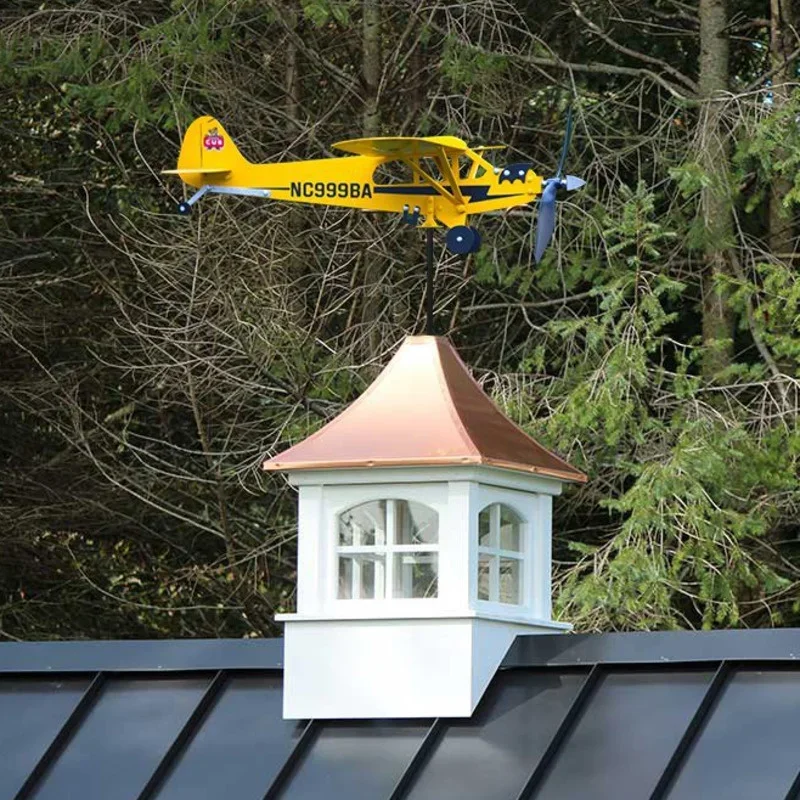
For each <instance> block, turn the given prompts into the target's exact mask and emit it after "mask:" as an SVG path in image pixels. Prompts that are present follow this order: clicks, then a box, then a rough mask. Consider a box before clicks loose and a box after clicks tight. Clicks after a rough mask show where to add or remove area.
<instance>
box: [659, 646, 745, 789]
mask: <svg viewBox="0 0 800 800" xmlns="http://www.w3.org/2000/svg"><path fill="white" fill-rule="evenodd" d="M730 671H731V665H730V662H729V661H721V662H720V664H719V667H717V671H716V672H715V673H714V677H713V678H712V679H711V682H710V683H709V684H708V688H707V689H706V693H705V694H704V695H703V699H702V700H701V701H700V705H699V706H697V710H696V711H695V712H694V716H693V717H692V719H691V720H690V721H689V725H688V726H687V728H686V730H685V731H684V733H683V736H682V737H681V740H680V741H679V742H678V746H677V747H676V748H675V752H674V753H673V754H672V758H670V760H669V761H668V762H667V766H666V767H664V771H663V772H662V773H661V777H660V778H659V779H658V783H657V784H656V788H655V789H653V793H652V794H651V795H650V800H661V799H662V798H664V797H666V796H667V792H669V790H670V788H671V787H672V783H673V781H674V780H675V778H676V776H677V774H678V772H679V771H680V768H681V767H682V766H683V762H684V761H685V760H686V756H687V755H688V754H689V750H690V749H691V747H692V745H693V744H694V742H695V741H696V740H697V737H698V736H699V735H700V731H701V730H702V728H703V725H704V723H705V721H706V719H708V716H709V714H710V713H711V709H712V708H713V706H714V704H715V703H716V701H717V698H718V697H719V696H720V694H721V693H722V690H723V688H724V687H725V683H726V681H727V680H728V675H729V674H730Z"/></svg>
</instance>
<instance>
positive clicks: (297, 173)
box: [177, 152, 542, 228]
mask: <svg viewBox="0 0 800 800" xmlns="http://www.w3.org/2000/svg"><path fill="white" fill-rule="evenodd" d="M470 156H471V157H472V158H474V159H476V162H475V166H473V168H472V169H471V172H472V173H473V175H472V176H471V177H466V178H459V179H458V181H457V182H452V183H451V182H448V181H447V179H446V178H443V177H442V176H441V174H437V175H436V176H432V175H429V174H428V172H427V171H426V170H425V168H424V167H417V168H416V169H419V171H420V174H418V175H416V176H415V179H414V180H413V181H411V182H397V183H395V182H392V183H388V182H387V183H383V182H381V181H376V180H375V175H376V171H377V170H378V169H379V167H381V166H382V165H383V164H388V163H391V162H392V161H396V160H397V159H392V158H385V157H373V156H344V157H341V158H323V159H314V160H311V161H290V162H283V163H276V164H251V163H249V162H246V161H243V162H240V163H238V164H235V165H231V169H230V170H229V171H228V172H227V173H226V174H224V175H200V174H192V173H183V172H182V170H181V164H180V162H179V163H178V170H177V172H178V174H179V175H180V177H181V178H182V180H183V181H184V182H186V183H187V184H189V185H190V186H194V187H198V188H199V187H201V186H203V185H207V184H210V185H214V186H227V187H238V188H247V189H261V190H266V191H268V192H269V193H270V199H272V200H281V201H284V202H294V203H309V204H316V205H326V206H339V207H341V208H359V209H362V210H364V211H384V212H396V213H398V214H402V213H403V212H404V211H412V212H413V211H414V210H415V209H419V212H420V214H421V215H422V216H423V217H424V218H425V222H424V223H423V224H424V225H426V226H433V225H435V224H436V223H441V224H443V225H445V226H447V227H448V228H449V227H453V226H455V225H463V224H465V222H466V219H467V217H468V216H469V215H470V214H480V213H483V212H486V211H497V210H501V209H506V208H512V207H514V206H518V205H524V204H526V203H530V202H531V201H533V200H535V199H536V198H537V197H538V196H539V195H540V194H541V191H542V178H541V177H540V176H539V175H537V174H536V173H534V172H533V171H532V170H527V171H526V172H525V174H524V175H523V176H522V177H521V178H518V179H516V180H513V181H511V180H508V179H506V180H503V181H501V180H500V178H501V177H502V174H500V175H498V174H496V173H495V170H494V168H493V167H492V165H491V164H489V162H487V161H485V160H484V159H483V158H482V157H480V156H478V155H477V154H474V153H472V152H470ZM452 166H453V165H451V168H452ZM428 169H430V167H429V166H428ZM440 172H444V170H443V169H441V170H440ZM475 173H477V174H475ZM423 175H424V176H425V177H423ZM478 175H480V177H478Z"/></svg>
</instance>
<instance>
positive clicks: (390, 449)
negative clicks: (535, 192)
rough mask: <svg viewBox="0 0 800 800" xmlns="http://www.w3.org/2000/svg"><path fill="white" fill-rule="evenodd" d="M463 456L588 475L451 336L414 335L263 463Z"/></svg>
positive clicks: (382, 462)
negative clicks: (491, 384)
mask: <svg viewBox="0 0 800 800" xmlns="http://www.w3.org/2000/svg"><path fill="white" fill-rule="evenodd" d="M464 464H485V465H488V466H493V467H502V468H504V469H512V470H518V471H520V472H533V473H536V474H539V475H546V476H549V477H553V478H558V479H559V480H564V481H576V482H581V483H582V482H584V481H585V480H586V476H585V475H584V474H583V473H582V472H579V471H578V470H576V469H575V468H574V467H571V466H570V465H569V464H568V463H567V462H566V461H563V460H562V459H560V458H559V457H558V456H556V455H555V454H553V453H551V452H550V451H549V450H547V449H545V448H544V447H542V446H541V445H540V444H539V443H538V442H536V441H534V440H533V439H532V438H531V437H530V436H528V434H527V433H525V432H524V431H523V430H522V429H521V428H519V427H518V426H517V425H515V424H514V423H513V422H512V421H511V420H510V419H508V417H506V416H505V415H504V414H503V413H502V412H501V411H500V410H499V409H498V408H497V406H495V404H494V403H493V402H492V400H491V399H490V398H489V397H488V396H487V395H486V394H485V393H484V391H483V389H481V387H480V386H479V385H478V384H477V383H476V382H475V380H474V379H473V378H472V376H471V375H470V374H469V371H468V370H467V367H466V366H465V364H464V362H463V361H462V360H461V358H460V357H459V355H458V353H456V351H455V349H454V348H453V345H452V344H450V342H449V341H448V340H447V339H443V338H440V337H438V336H409V337H408V338H407V339H406V340H405V341H404V342H403V344H402V346H401V347H400V349H399V350H398V351H397V353H396V354H395V356H394V358H392V360H391V361H390V362H389V363H388V365H387V366H386V368H385V369H384V370H383V372H381V374H380V375H379V376H378V377H377V379H376V380H375V382H374V383H373V384H372V385H371V386H370V387H369V388H368V389H367V391H366V392H364V394H362V395H361V397H359V398H358V399H357V400H356V401H355V402H354V403H352V404H351V405H350V406H348V407H347V408H346V409H345V410H344V411H343V412H342V413H341V414H339V416H338V417H336V418H334V419H333V420H331V421H330V422H329V423H328V424H327V425H325V426H324V427H323V428H321V429H320V430H318V431H317V432H316V433H314V434H312V435H311V436H309V437H308V438H307V439H304V440H303V441H302V442H299V443H298V444H296V445H294V447H290V448H289V449H288V450H285V451H284V452H282V453H279V454H278V455H276V456H274V457H273V458H271V459H269V460H268V461H266V462H265V463H264V469H267V470H287V471H288V470H302V469H330V468H342V467H344V468H346V467H400V466H402V467H406V466H441V465H445V466H449V465H464Z"/></svg>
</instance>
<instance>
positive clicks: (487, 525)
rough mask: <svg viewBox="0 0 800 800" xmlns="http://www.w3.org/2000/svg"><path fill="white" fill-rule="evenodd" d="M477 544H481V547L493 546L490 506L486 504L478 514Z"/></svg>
mask: <svg viewBox="0 0 800 800" xmlns="http://www.w3.org/2000/svg"><path fill="white" fill-rule="evenodd" d="M478 544H479V545H481V547H493V544H492V507H491V506H486V508H484V509H483V511H481V513H480V514H478Z"/></svg>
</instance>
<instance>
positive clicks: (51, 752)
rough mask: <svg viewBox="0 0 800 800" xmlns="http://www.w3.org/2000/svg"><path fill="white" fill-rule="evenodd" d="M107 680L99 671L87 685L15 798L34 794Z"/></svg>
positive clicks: (23, 797) (17, 799)
mask: <svg viewBox="0 0 800 800" xmlns="http://www.w3.org/2000/svg"><path fill="white" fill-rule="evenodd" d="M105 682H106V675H105V673H104V672H98V673H97V674H96V675H95V676H94V678H93V679H92V682H91V683H90V684H89V685H88V686H87V687H86V691H85V692H84V693H83V694H82V695H81V699H80V700H78V703H77V705H76V706H75V708H73V709H72V713H71V714H70V715H69V716H68V717H67V719H66V722H64V724H63V725H62V726H61V729H60V730H59V732H58V733H57V734H56V735H55V738H54V739H53V741H52V742H50V746H49V747H48V748H47V750H45V751H44V753H43V754H42V757H41V758H40V759H39V761H38V762H37V763H36V766H35V767H34V768H33V769H32V770H31V773H30V775H28V779H27V780H26V781H25V783H23V784H22V786H21V787H20V790H19V791H18V792H17V793H16V794H15V795H14V800H27V798H29V797H32V796H33V793H34V791H35V790H36V788H37V787H38V785H39V782H40V781H41V779H42V778H43V777H44V776H45V774H46V773H47V772H48V770H49V769H50V767H51V766H52V765H53V764H54V763H55V762H56V761H57V760H58V757H59V756H60V755H61V753H62V752H64V749H65V748H66V746H67V744H68V743H69V740H70V739H71V738H72V736H73V734H74V733H75V731H76V730H77V729H78V727H79V726H80V724H81V723H82V722H83V721H84V719H86V717H87V716H88V714H89V712H90V711H91V710H92V707H93V706H94V702H95V700H96V699H97V696H98V695H99V694H100V692H101V691H102V689H103V686H104V685H105Z"/></svg>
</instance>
